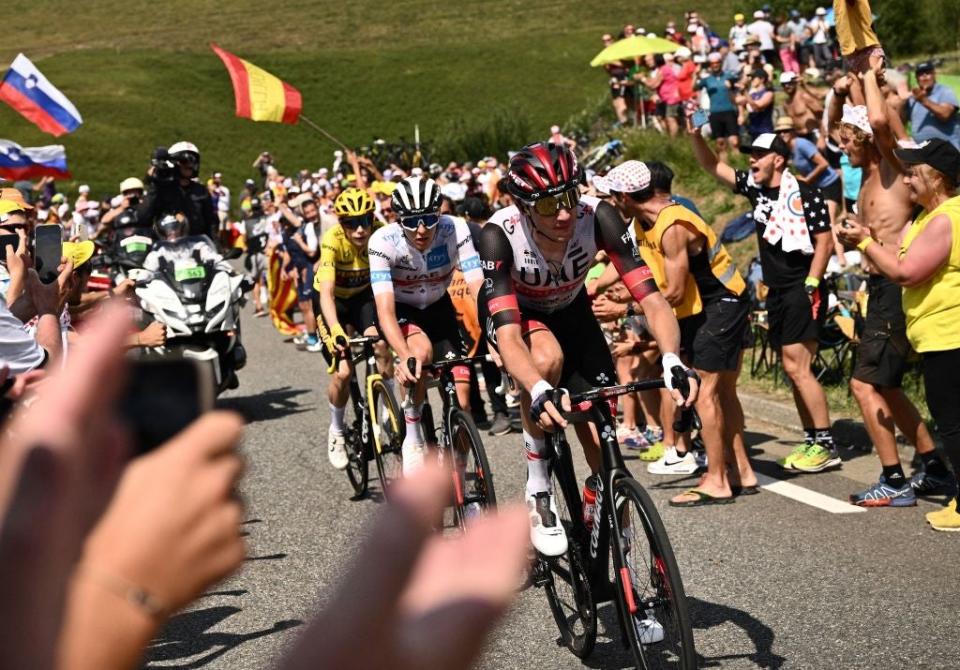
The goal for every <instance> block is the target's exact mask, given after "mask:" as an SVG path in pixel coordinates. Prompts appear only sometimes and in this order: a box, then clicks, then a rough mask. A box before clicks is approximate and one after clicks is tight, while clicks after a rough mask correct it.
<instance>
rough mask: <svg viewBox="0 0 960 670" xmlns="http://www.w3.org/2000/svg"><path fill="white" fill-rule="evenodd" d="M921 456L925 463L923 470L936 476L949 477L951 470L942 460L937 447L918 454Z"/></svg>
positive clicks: (922, 461) (921, 460)
mask: <svg viewBox="0 0 960 670" xmlns="http://www.w3.org/2000/svg"><path fill="white" fill-rule="evenodd" d="M917 455H918V456H919V457H920V462H921V463H923V471H924V472H926V473H927V474H928V475H933V476H934V477H949V476H950V471H949V470H947V466H946V465H944V464H943V461H941V460H940V455H939V454H938V453H937V451H936V449H934V450H933V451H928V452H927V453H925V454H917Z"/></svg>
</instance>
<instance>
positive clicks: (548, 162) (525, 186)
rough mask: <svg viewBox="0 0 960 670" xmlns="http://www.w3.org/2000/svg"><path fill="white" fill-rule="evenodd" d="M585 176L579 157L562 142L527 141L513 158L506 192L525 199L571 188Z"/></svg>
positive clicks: (527, 200)
mask: <svg viewBox="0 0 960 670" xmlns="http://www.w3.org/2000/svg"><path fill="white" fill-rule="evenodd" d="M582 177H583V172H582V170H581V169H580V165H579V164H578V163H577V157H576V156H574V155H573V152H572V151H570V149H569V148H568V147H567V146H566V145H563V144H554V143H553V142H537V143H536V144H528V145H527V146H525V147H524V148H523V149H521V150H520V151H518V152H517V153H515V154H514V155H513V158H511V159H510V165H509V167H508V168H507V179H506V182H507V183H506V186H507V192H508V193H510V195H512V196H513V197H515V198H518V199H520V200H523V201H525V202H532V201H535V200H539V199H541V198H546V197H549V196H552V195H557V194H559V193H563V192H564V191H569V190H570V189H572V188H576V187H577V186H579V184H580V182H581V180H582Z"/></svg>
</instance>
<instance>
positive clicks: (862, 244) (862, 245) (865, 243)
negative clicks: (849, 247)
mask: <svg viewBox="0 0 960 670" xmlns="http://www.w3.org/2000/svg"><path fill="white" fill-rule="evenodd" d="M873 242H874V239H873V238H872V237H864V238H863V239H862V240H860V241H859V242H858V243H857V249H859V250H860V252H861V253H863V252H865V251H866V250H867V247H869V246H870V245H871V244H873Z"/></svg>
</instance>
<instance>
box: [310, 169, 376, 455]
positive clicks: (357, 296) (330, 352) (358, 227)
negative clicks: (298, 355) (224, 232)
mask: <svg viewBox="0 0 960 670" xmlns="http://www.w3.org/2000/svg"><path fill="white" fill-rule="evenodd" d="M333 209H334V212H335V213H336V215H337V216H338V217H339V219H340V221H339V223H338V224H337V225H336V226H334V227H332V228H331V229H330V230H328V231H327V232H326V233H324V235H323V238H322V239H321V241H320V263H319V266H318V269H317V273H316V276H315V277H314V279H313V287H314V288H315V289H316V291H317V293H318V295H319V296H320V314H321V317H320V318H321V319H322V323H320V324H318V325H320V330H321V333H322V334H323V335H324V342H323V343H324V351H323V354H324V357H325V358H326V359H327V363H330V362H332V361H333V356H334V354H335V353H336V352H337V351H338V350H339V351H340V352H345V351H346V349H347V346H346V340H347V333H346V330H345V327H346V328H349V329H350V330H351V331H353V332H354V333H362V334H363V335H367V336H375V335H377V332H378V331H377V326H376V317H377V307H376V303H374V300H373V292H372V291H371V290H370V260H369V257H368V255H367V242H368V241H369V239H370V234H371V233H372V232H373V231H374V230H376V228H379V227H380V224H379V223H375V222H374V219H373V209H374V204H373V199H372V198H371V197H370V196H369V195H368V194H367V192H366V191H364V190H361V189H358V188H348V189H346V190H345V191H343V192H342V193H341V194H340V195H339V196H337V199H336V201H335V202H334V205H333ZM374 350H375V353H376V355H377V360H378V367H379V368H380V371H381V372H382V373H383V374H384V375H385V376H387V377H392V375H393V370H392V366H393V361H392V359H391V358H390V356H389V355H388V350H387V347H386V344H384V343H383V342H379V343H378V344H377V345H376V346H375V347H374ZM352 374H353V370H352V367H351V365H350V363H349V361H348V360H346V359H344V360H341V361H340V364H339V366H338V367H337V369H336V370H335V371H334V374H333V375H331V377H330V386H329V387H328V388H327V399H328V401H329V402H330V432H329V434H328V435H327V456H328V457H329V459H330V463H331V464H332V465H333V466H334V467H335V468H337V469H338V470H343V469H344V468H345V467H347V462H348V459H347V452H346V444H345V441H344V437H343V415H344V410H345V409H346V406H347V401H348V400H349V394H350V385H349V381H350V377H351V375H352Z"/></svg>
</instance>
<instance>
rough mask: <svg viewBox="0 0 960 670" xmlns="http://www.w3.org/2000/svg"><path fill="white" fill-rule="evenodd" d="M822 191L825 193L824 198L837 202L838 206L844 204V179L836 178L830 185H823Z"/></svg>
mask: <svg viewBox="0 0 960 670" xmlns="http://www.w3.org/2000/svg"><path fill="white" fill-rule="evenodd" d="M820 192H821V193H823V199H824V200H829V201H830V202H835V203H837V206H838V207H839V206H841V205H842V204H843V180H842V179H839V178H838V179H836V180H835V181H834V182H833V183H832V184H830V185H829V186H821V187H820Z"/></svg>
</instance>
